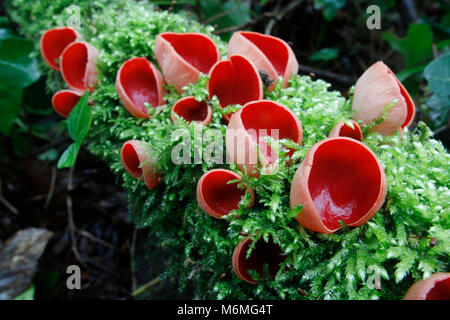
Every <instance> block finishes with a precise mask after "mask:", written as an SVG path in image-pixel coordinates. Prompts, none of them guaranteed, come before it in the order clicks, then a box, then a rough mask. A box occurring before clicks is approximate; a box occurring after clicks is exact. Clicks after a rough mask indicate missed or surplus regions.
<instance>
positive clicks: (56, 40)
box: [40, 27, 81, 71]
mask: <svg viewBox="0 0 450 320" xmlns="http://www.w3.org/2000/svg"><path fill="white" fill-rule="evenodd" d="M77 38H81V36H80V34H79V33H78V31H76V30H75V29H73V28H71V27H61V28H53V29H50V30H47V31H45V32H44V33H43V34H42V37H41V42H40V50H41V55H42V58H44V60H45V62H47V64H48V65H49V67H50V68H52V69H54V70H56V71H59V69H60V68H59V60H60V58H61V53H62V52H63V51H64V49H65V48H66V47H67V46H68V45H69V44H71V43H72V42H74V41H75V40H76V39H77Z"/></svg>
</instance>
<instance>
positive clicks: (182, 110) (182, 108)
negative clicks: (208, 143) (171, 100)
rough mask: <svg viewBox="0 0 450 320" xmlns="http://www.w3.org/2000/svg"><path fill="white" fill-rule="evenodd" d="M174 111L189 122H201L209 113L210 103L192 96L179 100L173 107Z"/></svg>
mask: <svg viewBox="0 0 450 320" xmlns="http://www.w3.org/2000/svg"><path fill="white" fill-rule="evenodd" d="M173 111H174V112H175V113H176V114H177V115H178V116H180V117H181V118H183V119H184V120H186V121H188V122H190V121H200V122H201V121H203V120H205V119H206V117H207V115H208V105H207V104H206V102H205V101H201V102H199V101H197V100H195V98H193V97H192V98H187V99H182V100H180V101H178V102H177V103H176V104H175V106H174V107H173Z"/></svg>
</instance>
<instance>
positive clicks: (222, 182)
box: [197, 169, 254, 218]
mask: <svg viewBox="0 0 450 320" xmlns="http://www.w3.org/2000/svg"><path fill="white" fill-rule="evenodd" d="M237 179H241V176H240V175H239V174H237V173H235V172H233V171H231V170H226V169H213V170H209V171H207V172H206V173H204V174H203V175H202V176H201V178H200V179H199V180H198V183H197V202H198V205H199V206H200V208H202V209H203V211H205V212H206V213H207V214H209V215H210V216H212V217H214V218H221V217H222V216H225V215H227V214H229V213H230V211H232V210H235V209H238V208H239V202H240V201H241V199H242V197H243V196H244V195H245V192H246V191H245V189H240V188H238V185H237V183H228V182H229V181H231V180H237ZM247 190H248V191H249V192H250V194H251V203H250V206H252V205H253V201H254V193H253V189H252V188H251V187H250V186H249V187H248V188H247Z"/></svg>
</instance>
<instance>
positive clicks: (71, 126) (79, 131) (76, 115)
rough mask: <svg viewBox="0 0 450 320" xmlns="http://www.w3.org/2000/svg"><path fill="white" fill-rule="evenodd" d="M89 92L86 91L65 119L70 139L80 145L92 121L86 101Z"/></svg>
mask: <svg viewBox="0 0 450 320" xmlns="http://www.w3.org/2000/svg"><path fill="white" fill-rule="evenodd" d="M88 96H89V92H88V91H86V92H85V93H84V94H83V96H82V97H81V99H80V100H79V101H78V103H77V105H76V106H75V107H74V108H73V109H72V111H71V112H70V114H69V118H68V119H67V127H68V130H69V135H70V137H71V138H72V139H73V140H74V141H75V142H77V143H79V144H80V145H81V143H82V142H83V140H84V138H85V137H86V135H87V133H88V131H89V128H90V126H91V121H92V113H91V108H90V107H89V105H88V103H87V101H88Z"/></svg>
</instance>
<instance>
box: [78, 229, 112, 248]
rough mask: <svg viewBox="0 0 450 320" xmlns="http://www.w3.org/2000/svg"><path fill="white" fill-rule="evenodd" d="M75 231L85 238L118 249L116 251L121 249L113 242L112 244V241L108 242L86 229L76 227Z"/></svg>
mask: <svg viewBox="0 0 450 320" xmlns="http://www.w3.org/2000/svg"><path fill="white" fill-rule="evenodd" d="M75 232H77V233H78V234H80V235H81V236H83V237H85V238H88V239H89V240H92V241H94V242H97V243H99V244H101V245H103V246H105V247H107V248H110V249H112V250H116V251H117V250H119V249H117V248H116V247H115V246H113V245H112V244H110V243H108V242H106V241H104V240H102V239H99V238H97V237H96V236H94V235H93V234H92V233H90V232H88V231H86V230H80V229H78V228H75Z"/></svg>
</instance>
